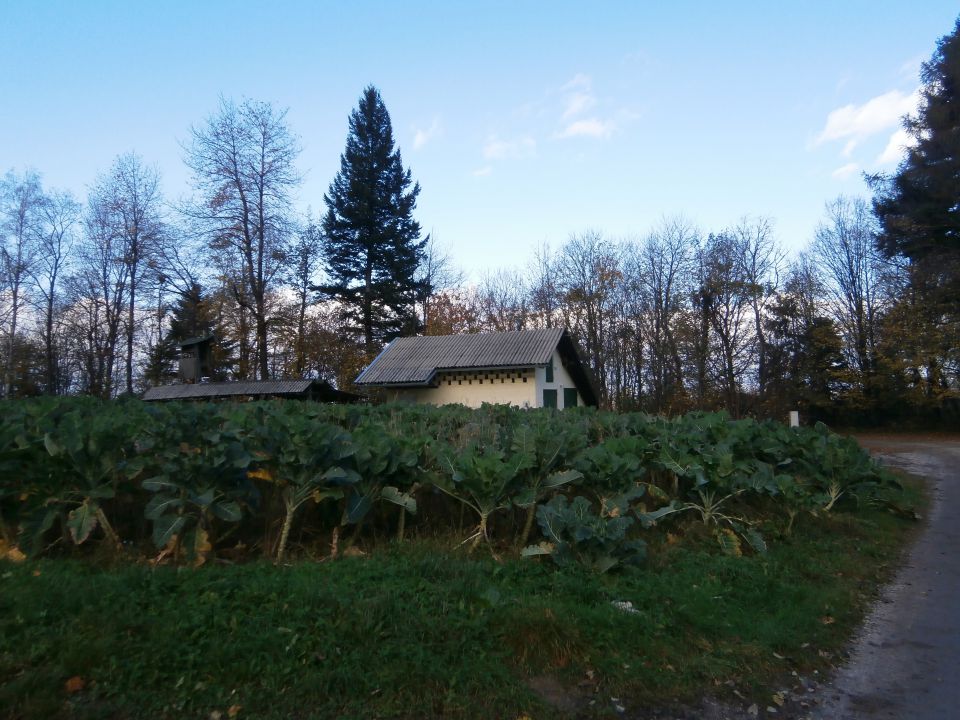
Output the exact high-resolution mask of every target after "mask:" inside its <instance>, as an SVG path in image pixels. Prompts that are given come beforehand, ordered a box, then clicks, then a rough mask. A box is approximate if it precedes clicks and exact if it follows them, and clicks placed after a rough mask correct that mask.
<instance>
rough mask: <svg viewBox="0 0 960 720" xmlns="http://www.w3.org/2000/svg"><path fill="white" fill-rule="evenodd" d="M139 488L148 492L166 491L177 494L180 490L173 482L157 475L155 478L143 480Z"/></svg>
mask: <svg viewBox="0 0 960 720" xmlns="http://www.w3.org/2000/svg"><path fill="white" fill-rule="evenodd" d="M141 487H143V489H144V490H148V491H150V492H163V491H166V492H173V493H179V492H180V490H181V487H180V485H179V484H177V483H175V482H173V481H172V480H169V479H168V478H167V477H166V476H165V475H158V476H157V477H153V478H149V479H148V480H144V481H143V482H142V483H141Z"/></svg>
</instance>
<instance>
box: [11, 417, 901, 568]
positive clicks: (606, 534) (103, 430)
mask: <svg viewBox="0 0 960 720" xmlns="http://www.w3.org/2000/svg"><path fill="white" fill-rule="evenodd" d="M0 464H2V472H3V477H4V478H5V480H4V483H3V485H2V488H0V493H2V494H0V517H2V525H0V530H2V533H3V543H4V546H5V547H4V552H5V553H7V554H8V555H10V556H14V557H18V556H20V554H21V553H22V554H24V555H26V556H38V555H43V554H53V555H56V554H64V553H69V554H77V553H79V554H83V553H86V552H95V551H109V552H114V551H115V552H117V553H122V554H126V555H129V556H132V557H150V558H155V559H160V560H163V561H165V562H171V563H183V564H187V563H190V564H196V565H200V564H203V563H204V562H207V561H210V560H211V559H213V558H229V559H231V560H237V559H249V558H257V557H269V558H274V559H276V560H284V559H285V558H289V557H290V556H291V555H303V556H307V557H313V558H319V557H328V556H330V555H337V554H343V553H350V552H353V553H356V552H357V551H360V550H361V549H363V550H369V549H370V548H371V547H376V546H377V545H378V544H382V543H385V542H391V541H399V540H403V539H404V538H410V537H412V536H419V537H431V538H436V537H445V538H450V539H451V540H453V541H454V544H456V543H460V544H462V545H464V547H465V548H475V549H479V548H486V549H485V550H484V551H485V552H486V551H489V552H492V553H494V554H495V555H497V556H502V555H504V554H508V553H514V554H517V553H519V554H522V555H524V556H528V557H539V558H540V559H541V561H543V562H550V561H553V562H555V563H556V564H557V565H560V566H563V565H567V564H577V565H581V566H584V567H587V568H589V569H592V570H594V571H597V572H605V571H609V570H611V569H615V568H618V567H622V566H625V565H635V564H639V563H641V562H642V561H643V559H644V557H645V554H646V551H647V546H648V543H649V542H650V540H651V537H653V536H657V537H660V538H664V537H666V536H667V534H668V533H669V539H670V542H676V541H682V539H683V536H684V533H685V532H686V531H688V530H689V529H690V528H692V527H695V528H697V536H698V537H699V538H701V539H702V537H703V536H704V535H706V536H708V537H712V538H714V539H715V541H716V545H715V547H716V551H717V552H722V553H727V554H730V555H740V554H751V553H764V552H766V550H767V546H768V544H769V543H771V542H776V538H782V537H785V536H789V534H790V532H791V530H792V528H793V526H794V523H795V522H796V521H797V520H798V518H804V519H806V518H811V517H814V518H815V517H817V516H822V515H823V514H826V513H832V512H836V511H841V510H845V509H856V508H857V507H862V506H863V505H864V504H865V503H870V504H874V505H877V504H883V503H889V499H888V498H889V497H891V496H890V495H888V493H887V489H888V488H892V487H894V485H895V482H894V481H893V479H892V478H891V477H889V476H888V475H886V474H885V473H884V472H882V471H881V470H880V469H879V468H878V467H877V466H876V465H875V464H874V463H873V462H872V461H871V460H870V458H869V457H868V456H867V455H866V454H865V453H864V452H863V451H862V450H861V449H860V448H859V447H858V446H857V445H856V444H855V443H854V442H853V441H852V440H849V439H845V438H841V437H839V436H837V435H834V434H832V433H830V432H829V431H828V430H827V429H826V428H825V427H823V426H818V427H815V428H806V429H791V428H788V427H785V426H783V425H780V424H776V423H771V422H766V423H763V422H755V421H752V420H740V421H730V420H729V419H728V418H727V417H726V416H724V415H722V414H691V415H687V416H684V417H681V418H677V419H673V420H666V419H662V418H656V417H651V416H647V415H643V414H614V413H602V412H596V411H592V410H587V409H581V410H575V411H565V412H556V411H547V410H535V411H530V410H518V409H512V408H507V407H502V406H489V407H484V408H482V409H480V410H469V409H466V408H460V407H444V408H432V407H411V406H390V405H387V406H380V407H365V406H325V405H319V404H305V403H292V402H262V403H243V404H164V405H148V404H145V403H142V402H140V401H136V400H127V401H120V402H110V403H103V402H99V401H94V400H90V399H84V398H74V399H58V400H52V399H51V400H34V401H21V402H8V403H4V404H3V406H2V416H0ZM654 527H656V529H654ZM78 546H79V547H78ZM88 548H89V549H88ZM487 549H488V550H487ZM531 562H533V560H531Z"/></svg>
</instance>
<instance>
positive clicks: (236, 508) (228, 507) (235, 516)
mask: <svg viewBox="0 0 960 720" xmlns="http://www.w3.org/2000/svg"><path fill="white" fill-rule="evenodd" d="M210 512H212V513H213V514H214V515H216V516H217V517H218V518H220V519H221V520H226V521H227V522H240V520H242V519H243V510H242V509H241V507H240V503H238V502H236V501H234V500H228V501H226V502H224V501H220V502H215V503H213V505H211V506H210Z"/></svg>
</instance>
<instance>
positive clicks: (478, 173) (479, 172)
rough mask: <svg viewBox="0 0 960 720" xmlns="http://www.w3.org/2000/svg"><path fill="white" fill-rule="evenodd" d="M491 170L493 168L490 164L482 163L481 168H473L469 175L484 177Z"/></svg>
mask: <svg viewBox="0 0 960 720" xmlns="http://www.w3.org/2000/svg"><path fill="white" fill-rule="evenodd" d="M492 172H493V168H492V167H491V166H490V165H484V166H483V167H482V168H477V169H476V170H474V171H473V172H472V173H471V175H473V176H474V177H486V176H487V175H489V174H490V173H492Z"/></svg>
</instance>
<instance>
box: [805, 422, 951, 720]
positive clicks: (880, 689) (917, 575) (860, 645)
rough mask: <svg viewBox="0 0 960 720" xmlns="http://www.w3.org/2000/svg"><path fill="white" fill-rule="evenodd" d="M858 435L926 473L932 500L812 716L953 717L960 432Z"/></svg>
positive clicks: (894, 462)
mask: <svg viewBox="0 0 960 720" xmlns="http://www.w3.org/2000/svg"><path fill="white" fill-rule="evenodd" d="M861 441H862V442H863V444H864V445H865V446H866V447H867V448H868V449H869V450H870V451H871V452H872V453H873V454H874V455H876V456H877V457H879V458H880V459H881V461H882V462H884V463H886V464H888V465H890V466H892V467H896V468H900V469H903V470H906V471H907V472H910V473H914V474H916V475H922V476H924V477H926V478H928V479H929V481H930V490H931V494H932V505H931V508H930V512H929V517H928V518H927V522H926V527H925V528H924V530H923V532H922V534H921V535H920V537H919V538H918V540H917V542H916V544H915V545H914V546H913V548H912V549H911V551H910V555H909V557H908V559H907V562H906V564H905V565H904V567H903V568H902V569H901V570H900V572H899V573H898V574H897V577H896V578H895V580H894V581H893V583H892V584H891V585H889V586H888V587H887V588H886V589H885V590H884V591H883V594H882V596H881V601H880V603H878V605H877V607H876V608H875V609H874V611H873V612H872V613H871V614H870V616H869V617H868V619H867V622H866V624H865V626H864V628H863V630H862V632H861V633H860V635H859V637H858V638H857V639H856V641H855V643H854V646H853V647H852V649H851V654H850V660H849V662H848V663H847V664H846V665H844V666H843V667H842V668H840V670H839V671H838V672H837V674H836V676H835V677H834V679H833V681H832V682H831V683H830V684H829V685H828V686H827V687H825V688H823V689H822V695H821V697H820V703H821V705H820V707H819V709H818V711H817V712H816V713H814V714H813V717H814V718H823V719H824V720H827V719H828V718H829V719H830V720H847V719H849V720H855V719H856V720H860V719H863V720H873V719H875V718H876V719H877V720H880V719H883V720H886V719H887V718H911V719H912V720H927V719H929V720H933V719H934V718H936V719H937V720H945V719H947V718H955V717H960V440H958V439H956V438H953V439H926V438H924V439H904V438H891V437H879V436H877V437H864V438H862V439H861Z"/></svg>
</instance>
